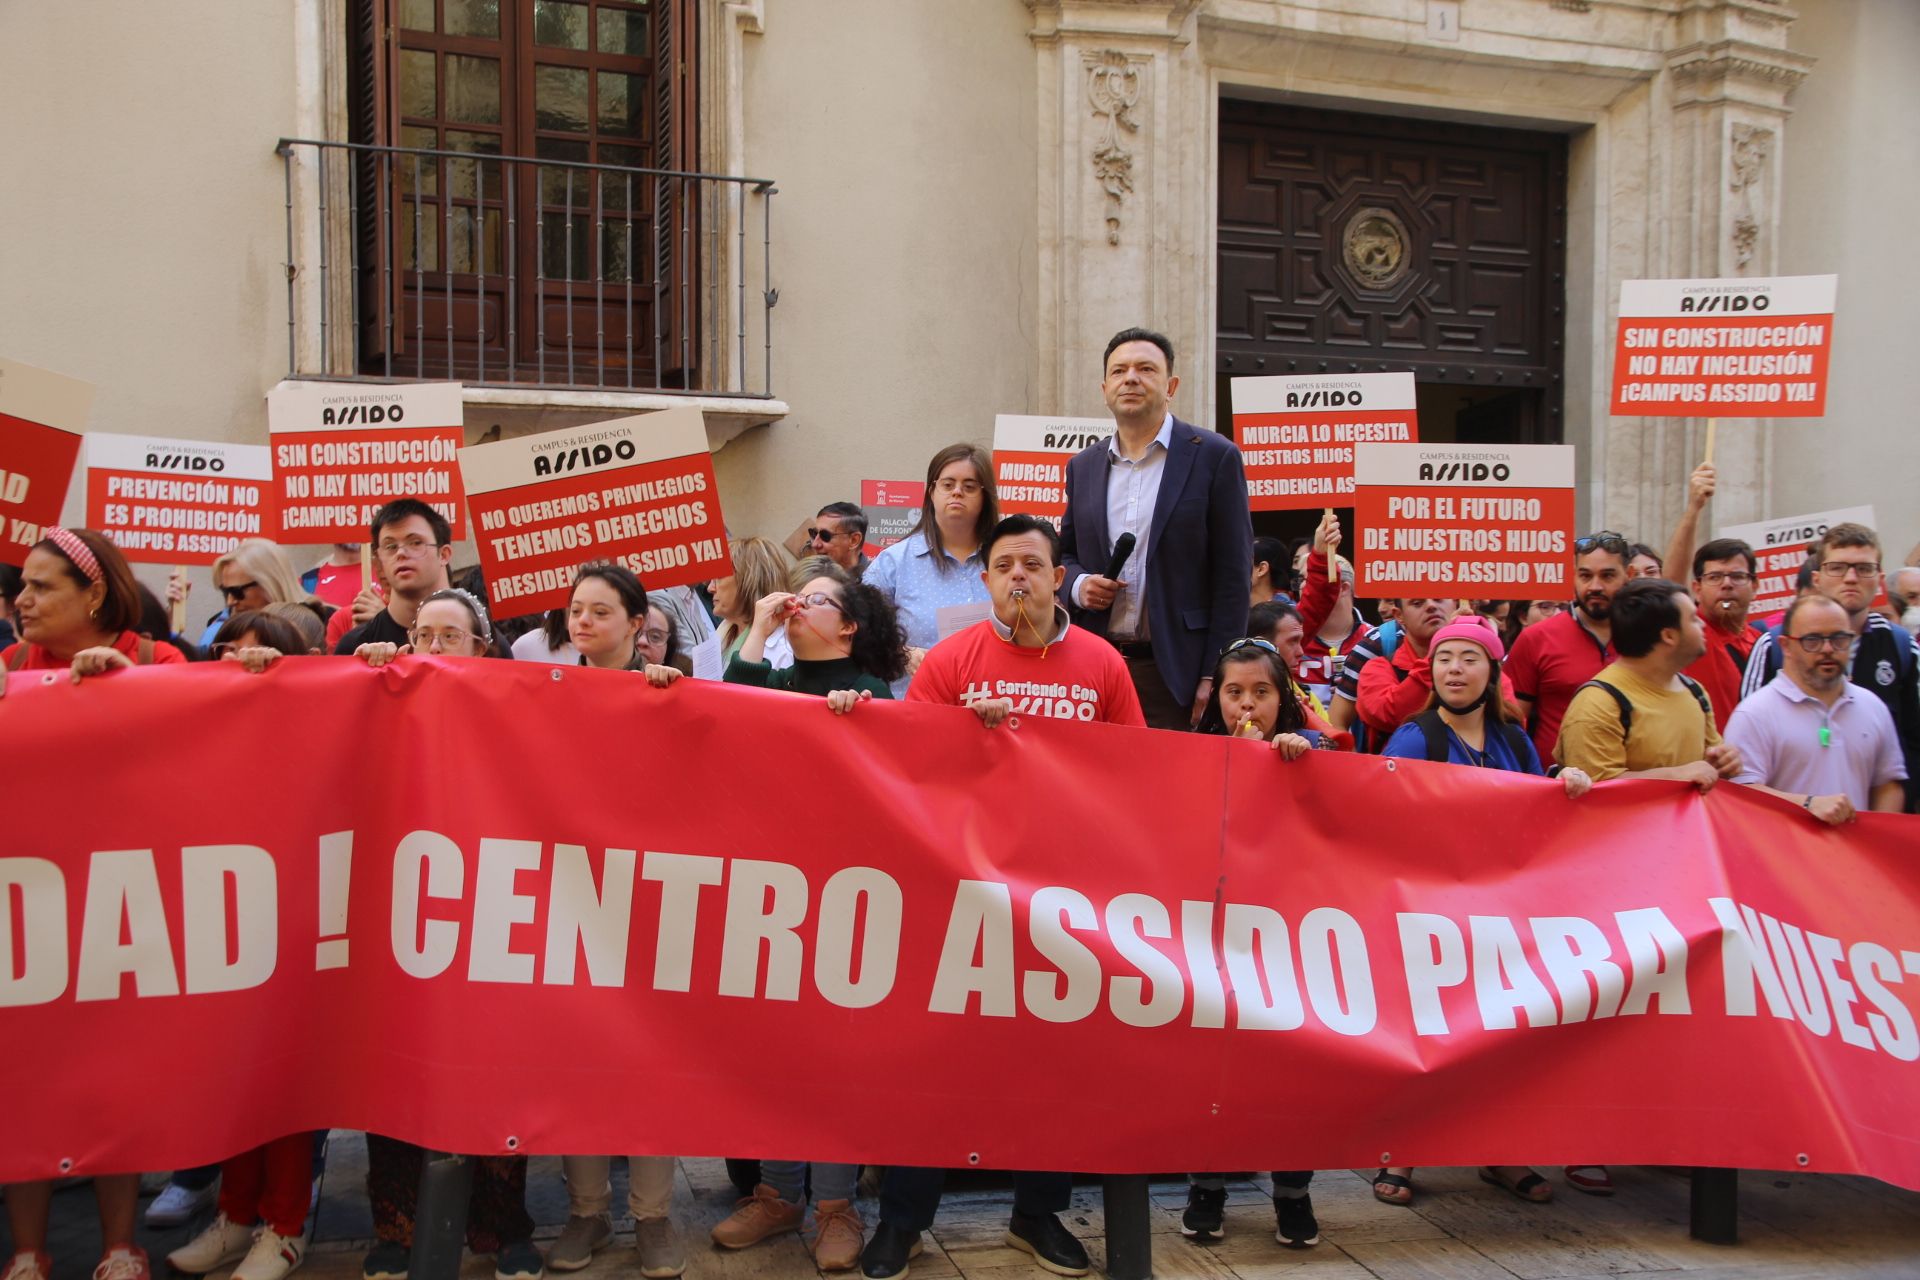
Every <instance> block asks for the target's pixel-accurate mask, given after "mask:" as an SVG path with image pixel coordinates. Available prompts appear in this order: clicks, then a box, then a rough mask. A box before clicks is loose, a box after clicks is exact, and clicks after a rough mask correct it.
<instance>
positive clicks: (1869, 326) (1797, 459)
mask: <svg viewBox="0 0 1920 1280" xmlns="http://www.w3.org/2000/svg"><path fill="white" fill-rule="evenodd" d="M1799 9H1800V20H1799V21H1798V22H1797V23H1795V24H1794V27H1793V44H1794V47H1795V48H1797V49H1799V50H1801V51H1802V52H1804V53H1810V54H1812V55H1814V56H1815V57H1817V58H1819V59H1820V62H1819V65H1818V66H1817V67H1816V68H1815V70H1814V73H1813V74H1812V75H1811V76H1809V77H1808V78H1807V80H1806V83H1804V84H1802V85H1801V86H1800V88H1799V89H1798V90H1796V91H1795V93H1794V95H1793V111H1794V114H1793V120H1792V123H1791V124H1790V125H1789V127H1788V134H1787V151H1786V156H1785V169H1784V175H1783V176H1784V182H1785V193H1784V194H1785V200H1784V208H1783V211H1782V226H1781V235H1780V270H1781V272H1782V273H1783V274H1789V275H1803V274H1804V275H1813V274H1820V273H1826V272H1834V273H1837V274H1838V275H1839V277H1840V295H1839V304H1838V310H1837V312H1836V319H1835V322H1834V352H1833V365H1832V372H1831V378H1830V382H1829V385H1828V391H1827V416H1826V418H1825V419H1823V420H1816V421H1808V422H1804V423H1795V422H1784V423H1783V424H1782V425H1780V426H1778V427H1775V428H1771V429H1772V430H1774V431H1775V432H1776V433H1777V434H1776V437H1775V441H1774V453H1773V482H1772V499H1773V500H1772V503H1771V506H1772V509H1773V512H1774V513H1775V514H1778V515H1795V514H1798V513H1800V512H1806V511H1820V510H1825V509H1828V508H1831V507H1846V506H1854V505H1857V504H1863V503H1871V504H1872V505H1873V507H1874V514H1875V516H1876V517H1877V518H1878V520H1879V522H1880V534H1881V539H1882V542H1883V543H1884V544H1885V551H1886V553H1887V555H1888V558H1889V559H1890V560H1892V561H1896V562H1897V561H1899V560H1901V559H1904V558H1905V557H1906V554H1907V552H1908V551H1909V550H1910V549H1911V548H1912V547H1913V545H1914V543H1915V542H1916V541H1920V488H1916V482H1920V430H1916V428H1915V407H1914V390H1915V385H1916V384H1915V379H1914V373H1913V367H1914V350H1913V334H1914V312H1913V306H1914V297H1913V295H1914V281H1915V280H1916V279H1920V273H1916V272H1915V271H1914V269H1913V266H1912V255H1911V253H1910V252H1909V251H1908V250H1907V249H1906V248H1905V247H1904V246H1905V245H1906V243H1907V240H1908V237H1907V236H1906V235H1905V234H1903V231H1902V228H1903V226H1904V225H1905V224H1906V223H1907V222H1908V221H1909V220H1910V219H1911V218H1912V216H1913V214H1912V211H1913V210H1914V209H1916V208H1920V167H1916V165H1915V163H1914V160H1915V154H1916V147H1915V143H1914V137H1913V125H1914V121H1915V120H1916V119H1920V78H1916V76H1915V75H1914V68H1915V65H1916V60H1920V4H1915V3H1913V0H1821V3H1818V4H1806V5H1801V6H1799Z"/></svg>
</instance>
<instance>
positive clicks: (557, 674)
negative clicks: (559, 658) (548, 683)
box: [553, 667, 563, 681]
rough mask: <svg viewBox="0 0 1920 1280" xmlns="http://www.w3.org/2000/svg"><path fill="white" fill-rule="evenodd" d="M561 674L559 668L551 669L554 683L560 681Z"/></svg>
mask: <svg viewBox="0 0 1920 1280" xmlns="http://www.w3.org/2000/svg"><path fill="white" fill-rule="evenodd" d="M562 674H563V673H562V672H561V670H560V668H558V667H555V668H554V669H553V678H554V679H555V680H556V681H558V680H559V679H560V677H561V675H562Z"/></svg>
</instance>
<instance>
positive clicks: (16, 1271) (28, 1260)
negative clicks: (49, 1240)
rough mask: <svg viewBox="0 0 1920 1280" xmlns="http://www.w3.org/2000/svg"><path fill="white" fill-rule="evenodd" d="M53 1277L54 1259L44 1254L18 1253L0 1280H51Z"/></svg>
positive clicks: (1, 1274)
mask: <svg viewBox="0 0 1920 1280" xmlns="http://www.w3.org/2000/svg"><path fill="white" fill-rule="evenodd" d="M52 1275H53V1258H52V1256H51V1255H49V1254H44V1253H32V1252H28V1253H16V1254H14V1255H13V1260H12V1261H10V1262H8V1263H7V1269H6V1270H5V1271H4V1272H0V1280H49V1278H50V1277H51V1276H52Z"/></svg>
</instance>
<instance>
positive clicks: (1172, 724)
mask: <svg viewBox="0 0 1920 1280" xmlns="http://www.w3.org/2000/svg"><path fill="white" fill-rule="evenodd" d="M1127 675H1129V676H1130V677H1132V679H1133V691H1134V693H1136V694H1138V695H1139V698H1140V714H1141V715H1143V716H1145V717H1146V721H1147V727H1148V728H1149V729H1180V730H1186V729H1191V728H1193V708H1192V707H1191V706H1181V705H1180V702H1179V700H1178V699H1176V698H1175V697H1174V696H1173V694H1172V693H1170V692H1169V691H1168V689H1167V682H1166V681H1165V680H1162V679H1161V678H1160V668H1159V667H1158V666H1157V665H1155V664H1154V661H1153V657H1152V655H1151V654H1146V653H1142V654H1138V655H1127Z"/></svg>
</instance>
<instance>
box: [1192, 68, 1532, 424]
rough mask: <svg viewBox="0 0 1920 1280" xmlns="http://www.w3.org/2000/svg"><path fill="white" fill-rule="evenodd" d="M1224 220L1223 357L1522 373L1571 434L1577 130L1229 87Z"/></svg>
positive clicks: (1270, 363)
mask: <svg viewBox="0 0 1920 1280" xmlns="http://www.w3.org/2000/svg"><path fill="white" fill-rule="evenodd" d="M1219 226H1220V230H1219V247H1218V251H1219V292H1218V315H1217V320H1216V327H1217V343H1216V347H1217V351H1218V357H1217V358H1218V360H1219V368H1218V372H1219V373H1221V374H1223V375H1229V376H1243V375H1248V374H1261V373H1268V374H1273V373H1319V372H1340V373H1344V372H1372V371H1377V370H1387V369H1412V370H1413V371H1414V374H1415V376H1416V377H1417V379H1418V380H1419V381H1421V382H1423V383H1445V384H1447V385H1449V386H1471V387H1475V388H1485V389H1486V390H1487V391H1488V392H1490V393H1496V394H1501V393H1505V392H1508V391H1511V390H1515V389H1519V390H1525V391H1528V392H1529V393H1530V394H1529V395H1528V396H1527V397H1526V398H1527V399H1529V400H1532V401H1534V402H1535V405H1536V406H1537V409H1538V412H1537V413H1534V414H1530V415H1521V417H1522V418H1527V417H1530V418H1531V419H1532V427H1531V430H1530V431H1529V432H1528V433H1527V434H1529V435H1530V436H1531V437H1532V438H1533V439H1536V440H1540V441H1557V440H1559V439H1561V438H1562V434H1563V431H1562V423H1561V413H1560V410H1561V369H1562V364H1563V351H1562V341H1563V335H1564V332H1565V309H1566V278H1565V269H1566V268H1565V261H1566V247H1565V246H1566V139H1565V138H1563V137H1561V136H1559V135H1557V134H1544V133H1527V132H1521V131H1517V130H1507V129H1486V128H1478V127H1469V126H1464V125H1456V124H1449V123H1442V122H1438V121H1425V120H1403V119H1395V118H1388V117H1384V116H1368V115H1359V114H1352V113H1343V112H1333V111H1320V110H1312V109H1305V108H1297V107H1282V106H1277V105H1274V104H1270V103H1254V102H1236V101H1228V102H1224V103H1223V104H1222V106H1221V127H1220V190H1219ZM1515 420H1516V421H1519V420H1521V419H1515Z"/></svg>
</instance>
